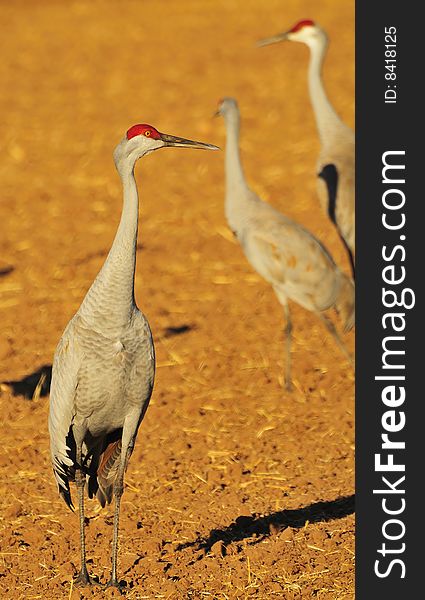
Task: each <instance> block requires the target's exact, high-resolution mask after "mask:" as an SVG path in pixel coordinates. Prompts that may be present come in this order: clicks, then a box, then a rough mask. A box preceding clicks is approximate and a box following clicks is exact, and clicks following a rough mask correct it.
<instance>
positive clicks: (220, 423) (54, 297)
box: [0, 0, 354, 600]
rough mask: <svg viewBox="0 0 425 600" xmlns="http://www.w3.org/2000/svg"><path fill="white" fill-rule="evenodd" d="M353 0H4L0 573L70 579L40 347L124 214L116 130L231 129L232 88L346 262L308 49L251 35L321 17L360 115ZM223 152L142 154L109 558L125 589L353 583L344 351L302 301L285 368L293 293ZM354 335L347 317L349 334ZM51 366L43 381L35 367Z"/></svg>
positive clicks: (66, 520)
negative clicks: (146, 378) (258, 264)
mask: <svg viewBox="0 0 425 600" xmlns="http://www.w3.org/2000/svg"><path fill="white" fill-rule="evenodd" d="M353 10H354V6H353V2H352V1H351V0H349V1H346V2H335V0H322V1H321V2H320V3H318V2H316V0H286V1H285V2H281V0H267V1H263V2H254V1H253V0H237V1H236V0H220V1H219V0H214V1H213V0H204V1H202V2H201V1H199V0H198V1H196V0H168V1H167V0H155V1H153V0H146V1H145V2H136V1H134V2H130V1H126V2H112V1H111V2H109V1H102V2H101V1H98V2H90V1H89V0H84V1H67V2H65V1H63V2H59V1H47V0H46V1H35V0H33V1H32V2H13V3H6V2H1V3H0V20H1V23H2V36H1V38H0V46H1V51H2V53H1V55H2V57H3V58H2V61H1V62H0V80H1V82H2V90H1V94H0V110H1V115H2V119H1V121H2V124H1V131H2V133H1V136H0V148H1V161H0V315H1V336H0V381H2V382H3V383H2V385H1V391H0V402H1V412H0V419H1V424H0V531H1V533H0V536H1V539H0V544H1V546H0V597H1V598H5V599H14V600H15V599H24V598H25V599H35V598H42V599H52V598H54V599H62V598H64V599H73V600H75V599H77V598H104V597H105V598H106V597H115V596H117V595H118V593H117V592H116V591H115V590H109V591H107V592H104V591H102V590H100V589H99V588H93V589H91V590H90V589H89V590H83V591H81V590H77V589H76V588H75V587H74V586H73V584H72V577H73V574H74V573H75V571H76V570H77V569H78V567H79V535H78V521H77V515H76V514H72V513H71V512H69V511H68V509H67V508H66V506H65V504H64V503H63V502H62V501H61V500H60V498H59V496H58V494H57V490H56V486H55V484H54V481H53V476H52V472H51V467H50V457H49V447H48V434H47V413H48V384H49V376H50V366H51V361H52V356H53V352H54V349H55V347H56V344H57V342H58V340H59V338H60V336H61V334H62V331H63V329H64V327H65V325H66V323H67V322H68V320H69V319H70V318H71V316H72V315H73V314H74V312H75V311H76V310H77V309H78V307H79V305H80V302H81V300H82V298H83V297H84V294H85V292H86V291H87V289H88V287H89V286H90V284H91V282H92V281H93V279H94V277H95V276H96V274H97V272H98V270H99V268H100V266H101V265H102V262H103V260H104V258H105V256H106V253H107V251H108V249H109V247H110V244H111V242H112V239H113V237H114V234H115V230H116V227H117V223H118V220H119V216H120V211H121V199H122V195H121V186H120V181H119V178H118V176H117V174H116V172H115V169H114V165H113V162H112V151H113V148H114V146H115V145H116V143H118V141H119V140H120V139H121V137H122V136H123V135H124V133H125V131H126V130H127V129H128V127H129V126H130V125H132V124H134V123H138V122H147V123H151V124H153V125H154V126H156V127H158V128H159V129H160V130H161V131H165V132H167V133H171V134H175V135H180V136H184V137H189V138H192V139H199V140H203V141H206V142H210V143H215V144H218V145H219V146H221V147H223V146H224V141H225V132H224V124H223V122H222V120H221V119H212V118H211V116H212V114H213V112H214V111H215V109H216V105H217V100H218V99H219V98H220V97H223V96H229V95H231V96H235V97H236V98H237V99H238V100H239V103H240V108H241V112H242V153H243V160H244V164H245V170H246V174H247V177H248V179H249V181H250V182H251V184H252V185H253V187H254V189H255V190H256V191H257V192H258V193H260V195H262V197H263V198H264V199H266V200H268V201H270V202H271V203H272V204H273V205H275V206H276V207H278V208H279V209H280V210H282V211H284V212H285V213H287V214H288V215H290V216H292V217H294V218H295V219H297V220H299V221H300V222H302V223H303V224H304V225H306V226H307V227H309V228H310V229H311V230H312V231H313V232H314V233H315V234H316V235H317V236H318V237H320V238H321V239H322V240H324V241H325V243H326V245H327V246H328V248H329V249H330V251H331V252H332V254H333V255H334V257H335V259H336V261H337V262H339V263H340V264H341V265H342V266H343V268H344V269H345V270H346V271H347V272H348V265H347V263H346V259H345V256H344V251H343V249H342V247H341V244H340V242H339V240H338V238H337V236H336V234H335V232H334V230H333V228H332V227H331V225H330V224H329V223H328V221H327V219H326V218H325V216H324V215H322V214H321V213H320V211H319V209H318V202H317V198H316V193H315V177H314V165H315V159H316V156H317V152H318V148H319V144H318V140H317V135H316V130H315V124H314V119H313V115H312V111H311V108H310V104H309V100H308V95H307V85H306V68H307V60H308V51H307V49H306V48H305V47H304V46H302V45H300V44H290V43H288V44H280V45H279V46H271V47H269V48H261V49H259V48H256V47H255V42H256V40H258V39H259V38H262V37H265V36H268V35H271V34H273V33H276V32H278V31H282V30H284V29H286V28H288V27H289V26H290V25H292V24H293V23H294V22H296V21H297V20H299V19H301V18H314V19H316V20H317V21H318V22H319V23H321V24H322V25H323V26H324V27H325V28H326V30H327V31H328V33H329V36H330V39H331V44H330V48H329V54H328V57H327V60H326V65H325V70H324V76H325V80H326V85H327V88H328V92H329V95H330V97H331V98H332V101H333V103H334V104H335V106H336V107H337V109H338V111H339V113H340V114H341V116H342V117H343V118H344V120H345V121H346V122H347V123H348V124H349V125H351V126H353V111H354V102H353V97H354V66H353V65H354V62H353V61H354V21H353ZM223 158H224V155H223V153H222V152H220V153H218V152H215V153H213V152H199V151H191V150H185V151H182V150H177V149H168V150H164V151H160V152H157V153H155V154H153V155H152V156H149V157H148V158H146V159H144V160H142V161H141V163H142V164H140V165H138V167H137V179H138V184H139V189H140V197H141V211H140V213H141V221H140V228H139V250H138V263H137V275H136V297H137V301H138V304H139V306H140V307H141V308H142V310H143V311H144V312H145V314H146V315H147V316H148V318H149V321H150V324H151V327H152V330H153V334H154V338H155V342H156V351H157V365H158V369H157V376H156V383H155V389H154V393H153V397H152V401H151V404H150V407H149V409H148V412H147V414H146V418H145V420H144V422H143V424H142V426H141V428H140V431H139V436H138V441H137V445H136V449H135V452H134V454H133V457H132V460H131V463H130V467H129V469H128V473H127V478H126V491H125V494H124V497H123V504H122V520H121V535H120V570H119V575H120V577H121V578H122V579H124V580H125V581H126V583H127V591H126V595H127V597H128V598H134V599H142V598H147V599H154V598H167V599H190V598H196V599H204V598H205V599H206V598H213V599H225V598H241V599H242V598H261V599H266V598H288V599H299V598H303V599H304V598H319V599H329V600H330V599H335V600H336V599H348V598H353V596H354V492H353V490H354V476H353V472H354V471H353V469H354V375H353V372H352V370H351V368H350V367H349V365H348V364H347V362H346V361H345V360H344V359H343V358H342V357H341V355H340V353H339V351H338V349H337V348H336V347H335V346H334V344H333V342H332V340H331V339H330V338H329V336H328V335H327V333H326V331H325V330H324V328H323V326H322V325H321V323H320V322H319V321H318V320H317V319H316V318H315V317H314V316H312V315H311V314H309V313H307V312H306V311H305V310H303V309H301V308H299V307H297V306H294V307H293V315H294V325H295V331H294V337H295V341H294V347H293V376H294V382H295V390H294V392H293V393H291V394H289V393H287V392H285V390H284V388H283V387H282V374H283V366H284V361H283V358H284V346H283V320H282V313H281V307H280V305H279V304H278V302H277V300H276V298H275V296H274V294H273V292H272V290H271V288H270V287H269V286H268V285H267V284H266V283H265V282H264V281H263V280H262V279H261V278H260V277H259V276H257V275H256V274H255V273H254V271H253V270H252V269H251V267H250V266H249V264H248V263H247V261H246V260H245V258H244V256H243V254H242V251H241V249H240V248H239V247H238V245H237V244H236V243H235V242H234V241H233V238H232V235H231V234H230V232H229V230H228V229H227V225H226V222H225V218H224V212H223V194H224V188H223ZM346 341H347V344H348V345H349V347H350V348H351V349H353V343H354V336H353V334H352V333H351V334H349V335H348V336H347V337H346ZM37 384H38V385H37ZM112 514H113V512H112V508H110V507H109V508H108V509H105V510H101V509H100V507H99V506H98V505H97V504H96V502H94V501H90V502H88V503H87V515H88V519H87V552H88V558H89V569H90V571H91V572H92V574H94V575H97V576H98V577H99V578H100V580H101V581H103V582H105V581H106V580H107V578H108V576H109V571H110V542H111V536H112V527H111V522H112Z"/></svg>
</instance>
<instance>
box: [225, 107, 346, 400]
mask: <svg viewBox="0 0 425 600" xmlns="http://www.w3.org/2000/svg"><path fill="white" fill-rule="evenodd" d="M217 114H221V115H222V116H223V117H224V121H225V124H226V134H227V141H226V155H225V176H226V194H225V213H226V218H227V221H228V224H229V226H230V229H231V230H232V231H233V233H234V235H235V236H236V238H237V239H238V241H239V243H240V244H241V246H242V249H243V251H244V253H245V255H246V257H247V259H248V261H249V262H250V263H251V265H252V266H253V267H254V269H255V270H256V271H257V272H258V273H259V274H260V275H261V276H262V277H264V279H265V280H266V281H268V282H269V283H270V284H271V285H272V287H273V289H274V291H275V293H276V295H277V298H278V300H279V302H280V303H281V305H282V306H283V310H284V316H285V320H286V328H285V335H286V363H285V365H286V367H285V385H286V388H287V389H288V390H289V389H291V357H290V351H291V335H292V323H291V316H290V311H289V306H288V300H293V301H294V302H297V303H298V304H299V305H301V306H303V307H304V308H306V309H307V310H309V311H311V312H313V313H315V314H316V315H318V316H319V317H320V318H321V319H322V321H323V322H324V324H325V325H326V327H327V329H328V331H329V332H330V333H331V334H332V336H333V337H334V339H335V341H336V343H337V345H338V346H339V347H340V348H341V350H342V351H343V352H344V354H345V355H346V356H347V358H348V359H349V360H351V357H350V355H349V353H348V351H347V349H346V347H345V345H344V343H343V341H342V340H341V338H340V336H339V334H338V332H337V330H336V329H335V327H334V325H333V323H332V321H331V320H330V319H329V318H328V317H327V316H326V315H325V314H324V311H326V310H328V309H330V308H334V309H336V311H337V312H338V313H339V314H340V317H341V318H342V321H343V323H344V329H345V330H346V331H348V330H349V329H351V328H352V326H353V324H354V286H353V282H352V281H351V279H349V278H348V277H347V276H346V275H345V274H344V273H343V272H342V271H341V270H340V269H339V268H338V267H337V265H336V264H335V263H334V261H333V260H332V257H331V256H330V254H329V253H328V251H327V250H326V249H325V248H324V246H323V245H322V244H321V243H320V242H319V240H317V239H316V238H315V237H314V235H313V234H312V233H310V232H309V231H307V230H306V229H304V228H303V227H302V226H301V225H298V223H295V222H294V221H292V220H291V219H289V218H288V217H286V216H285V215H283V214H281V213H280V212H278V211H277V210H276V209H274V208H273V207H272V206H270V204H267V203H266V202H264V201H263V200H261V199H260V198H259V197H258V196H257V195H256V194H255V193H254V192H253V191H252V190H251V189H250V188H249V187H248V184H247V183H246V180H245V175H244V171H243V168H242V163H241V158H240V152H239V124H240V116H239V108H238V105H237V102H236V100H235V99H234V98H225V99H224V100H221V101H220V103H219V106H218V111H217Z"/></svg>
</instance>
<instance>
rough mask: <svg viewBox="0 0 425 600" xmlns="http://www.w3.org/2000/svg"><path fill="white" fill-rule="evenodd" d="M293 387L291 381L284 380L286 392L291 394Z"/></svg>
mask: <svg viewBox="0 0 425 600" xmlns="http://www.w3.org/2000/svg"><path fill="white" fill-rule="evenodd" d="M293 389H294V386H293V385H292V381H291V380H290V379H285V390H286V391H287V392H292V390H293Z"/></svg>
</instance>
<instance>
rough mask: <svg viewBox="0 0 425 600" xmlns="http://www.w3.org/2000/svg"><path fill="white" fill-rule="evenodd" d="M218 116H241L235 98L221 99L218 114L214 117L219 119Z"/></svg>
mask: <svg viewBox="0 0 425 600" xmlns="http://www.w3.org/2000/svg"><path fill="white" fill-rule="evenodd" d="M218 115H221V116H223V117H226V116H229V115H235V116H237V115H239V107H238V103H237V102H236V100H235V98H221V99H220V100H219V101H218V106H217V112H216V113H215V115H214V116H216V117H218Z"/></svg>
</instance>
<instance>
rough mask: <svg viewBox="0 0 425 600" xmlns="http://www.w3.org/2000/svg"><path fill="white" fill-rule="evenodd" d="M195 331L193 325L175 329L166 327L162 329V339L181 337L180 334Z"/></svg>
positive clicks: (179, 326) (180, 326)
mask: <svg viewBox="0 0 425 600" xmlns="http://www.w3.org/2000/svg"><path fill="white" fill-rule="evenodd" d="M192 329H195V327H194V326H193V325H186V324H184V325H178V326H177V327H166V328H165V329H164V333H163V335H162V337H164V338H168V337H173V336H174V335H181V334H182V333H187V332H188V331H192Z"/></svg>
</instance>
